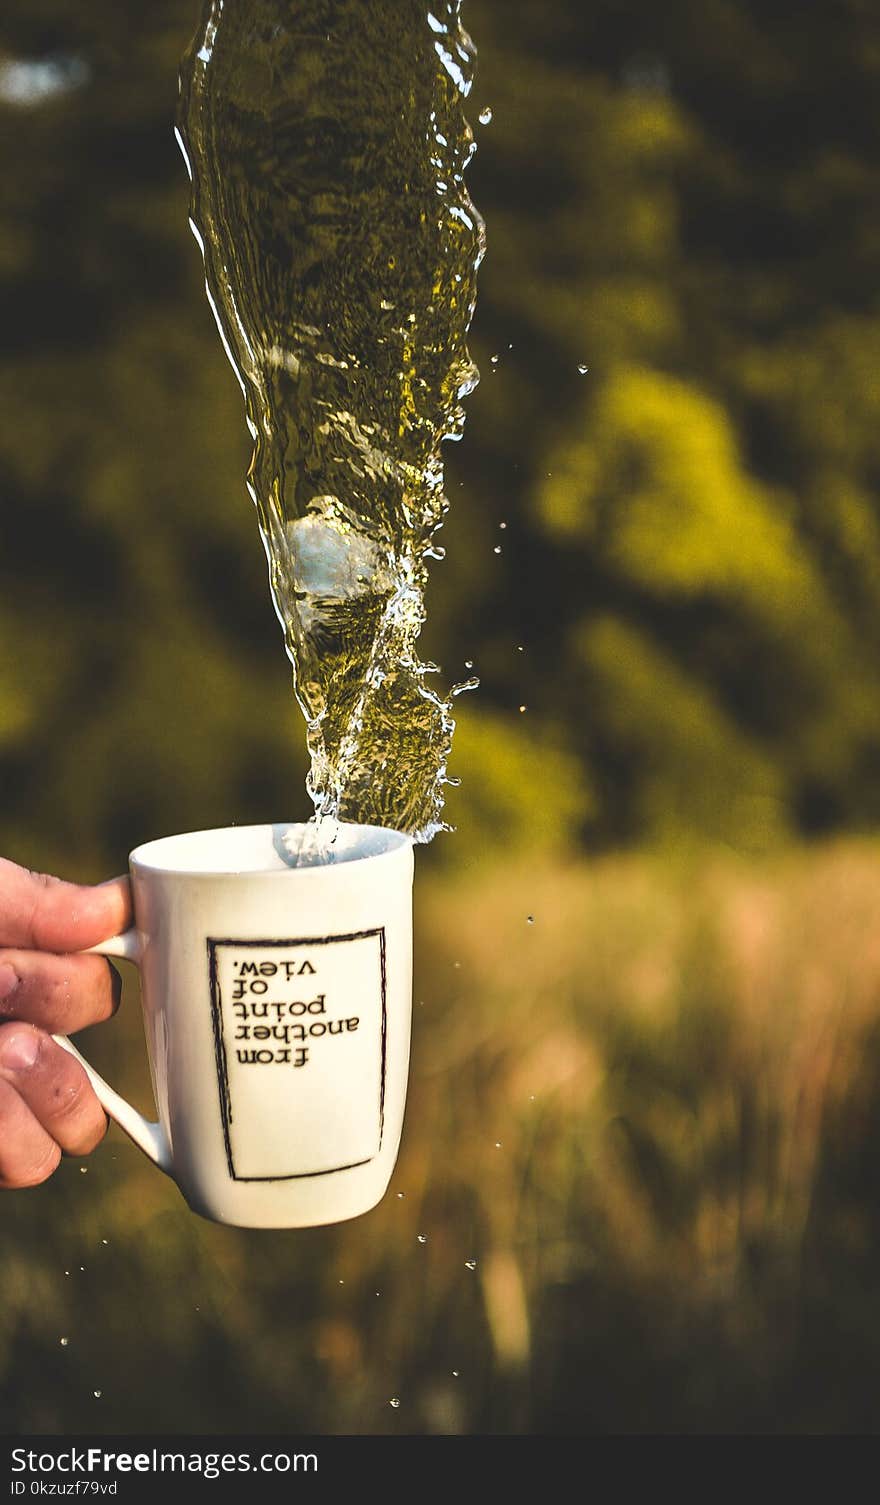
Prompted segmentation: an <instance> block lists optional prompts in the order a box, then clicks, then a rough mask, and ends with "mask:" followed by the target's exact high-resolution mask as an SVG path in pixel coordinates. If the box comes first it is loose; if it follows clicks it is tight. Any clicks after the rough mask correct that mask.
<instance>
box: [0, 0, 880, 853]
mask: <svg viewBox="0 0 880 1505" xmlns="http://www.w3.org/2000/svg"><path fill="white" fill-rule="evenodd" d="M196 9H197V7H196V4H195V0H173V3H172V0H159V3H157V4H156V5H152V6H150V7H149V8H148V9H147V10H146V11H144V10H143V8H141V7H135V6H119V5H117V4H111V3H110V0H83V3H82V4H80V5H77V6H75V7H71V6H65V5H61V4H59V3H58V0H34V3H31V0H28V3H27V4H24V3H19V0H14V3H12V4H11V5H8V6H7V7H6V8H5V11H4V16H3V20H2V22H0V153H2V158H3V162H4V203H3V210H2V214H0V311H2V316H3V323H2V327H3V331H4V338H3V346H2V352H0V402H2V410H3V413H4V424H3V427H2V433H0V482H2V488H3V523H4V530H3V551H2V568H3V576H4V588H3V593H2V607H0V628H2V630H3V634H4V640H5V641H6V643H7V645H8V646H7V650H6V653H5V654H4V662H3V666H2V670H0V697H2V700H0V779H2V782H3V787H4V789H5V790H6V791H7V798H6V800H5V801H4V806H5V808H4V812H3V815H2V821H0V826H2V828H0V838H2V841H3V844H4V848H5V850H7V851H11V852H13V853H15V854H18V855H19V856H20V857H21V858H22V859H27V860H30V861H33V862H35V863H42V864H43V865H49V866H52V865H55V866H57V865H59V864H60V863H63V862H66V863H67V864H68V866H69V865H70V864H71V862H75V863H76V864H77V865H78V866H79V868H80V870H81V871H84V872H85V871H89V872H91V871H94V872H97V871H100V870H102V869H103V868H104V867H105V866H106V864H107V863H108V862H112V863H113V864H115V865H116V866H119V865H120V863H121V862H122V860H123V858H124V856H125V853H126V851H127V850H128V848H129V847H130V846H131V845H132V844H133V843H134V842H136V841H138V840H141V839H144V838H146V837H149V836H153V835H156V834H161V833H162V832H165V831H168V830H172V829H179V828H181V827H183V826H197V825H205V824H211V823H214V822H218V823H223V822H225V821H227V820H229V819H239V820H244V819H248V818H251V817H253V818H258V819H262V818H268V817H272V816H277V814H278V812H279V811H281V810H285V811H289V812H290V813H291V815H295V816H299V815H303V814H305V813H307V811H308V804H307V801H306V797H305V794H304V790H303V779H304V774H305V736H304V727H303V724H302V720H301V717H300V715H299V712H298V710H297V709H296V707H295V703H294V700H293V697H292V694H291V693H290V684H289V670H288V666H287V663H286V660H285V658H284V655H283V651H282V646H281V638H280V631H279V628H278V626H277V623H276V621H275V619H274V615H273V613H272V611H271V607H270V604H269V593H268V586H267V583H266V574H265V562H264V559H263V556H262V551H261V548H260V545H259V541H258V534H257V528H256V520H255V518H254V516H253V514H252V510H251V507H250V504H249V502H248V501H247V498H246V495H245V491H244V483H243V476H244V470H245V466H246V460H247V450H248V444H247V436H246V433H245V429H244V423H243V417H242V413H241V404H240V397H239V393H238V390H237V388H236V385H235V382H234V380H233V377H232V374H231V372H230V371H229V370H228V368H227V365H226V362H225V360H224V357H223V354H222V351H221V349H220V345H219V341H218V339H217V335H216V331H215V329H214V326H213V321H212V318H211V315H210V312H209V310H208V307H207V303H206V300H205V298H204V294H203V291H202V287H201V281H202V276H201V266H200V260H199V255H198V252H197V249H196V247H195V246H194V244H193V243H192V241H191V239H190V237H189V234H188V231H187V229H186V217H187V184H186V180H185V174H184V172H183V167H182V163H181V161H180V159H179V154H178V152H177V149H176V146H175V144H174V141H173V139H172V134H171V126H172V122H173V118H174V112H175V95H176V69H177V64H178V60H179V57H180V54H181V51H182V49H183V46H184V44H185V43H186V41H187V40H188V37H189V34H190V31H191V29H192V27H193V25H194V21H195V15H196ZM466 19H467V22H468V24H469V26H470V29H471V30H472V32H473V34H474V36H475V38H476V40H477V43H478V47H479V54H480V62H479V73H478V81H477V86H476V89H475V93H474V96H473V105H472V110H471V116H472V119H473V121H474V124H475V130H476V132H477V137H478V141H479V150H478V153H477V156H476V158H475V161H474V163H473V166H472V168H471V169H470V172H471V191H472V194H473V196H474V198H475V200H476V202H477V203H478V205H479V207H480V208H481V210H482V211H483V213H484V215H485V217H486V219H487V222H488V227H489V255H488V257H487V259H486V262H485V264H484V267H483V269H482V273H481V282H480V296H479V304H478V312H477V317H476V321H475V327H474V331H473V341H472V343H473V347H474V351H475V354H476V356H477V358H478V360H479V364H480V366H481V368H482V372H483V380H482V384H481V386H480V387H479V388H478V390H477V392H476V393H474V394H473V395H472V397H471V398H470V399H469V403H468V426H467V432H466V437H465V443H464V446H463V447H462V449H461V450H460V451H458V452H457V453H453V451H452V448H451V447H450V448H449V450H448V459H447V468H448V490H449V494H450V498H451V501H452V510H451V513H450V517H449V520H448V524H447V529H446V534H447V539H448V546H449V548H448V558H447V561H446V563H445V564H444V565H442V566H439V567H435V572H434V578H433V580H432V585H431V590H430V593H429V602H428V604H429V622H428V626H427V628H426V631H425V649H426V651H427V652H428V653H429V654H430V655H431V656H432V657H434V658H436V659H437V661H438V662H439V663H440V664H441V666H442V667H443V669H444V671H445V673H446V676H447V680H450V679H452V678H456V677H466V674H467V672H468V671H466V670H464V668H463V667H462V666H463V664H464V661H465V660H466V659H467V660H474V661H475V662H476V671H477V672H478V673H479V674H480V675H481V678H482V687H481V690H480V691H479V692H478V694H476V695H474V696H471V697H468V699H467V700H466V701H460V702H459V703H458V704H459V715H460V720H461V727H460V732H459V736H458V740H457V743H456V749H455V752H454V755H453V764H452V771H453V773H456V774H458V775H459V776H460V777H461V778H462V787H461V789H460V790H459V791H458V792H456V793H453V794H451V796H450V800H449V805H448V815H449V818H450V820H451V821H452V822H453V823H454V824H455V825H456V826H457V827H458V836H457V837H456V839H455V840H456V843H457V845H456V860H457V858H458V857H463V855H464V854H466V853H469V854H471V855H474V856H476V855H478V854H479V853H480V852H482V851H484V850H485V849H486V848H487V846H490V845H496V846H497V845H498V844H499V843H505V842H506V841H507V839H508V837H509V838H510V840H511V842H512V843H513V844H514V845H515V846H516V845H519V846H522V845H523V844H525V843H537V844H541V845H544V846H545V847H546V846H548V845H550V846H555V847H556V848H559V847H560V846H564V845H565V844H566V841H568V842H570V841H571V839H572V838H573V839H574V840H575V841H582V840H584V839H587V840H588V841H589V843H590V844H591V846H592V847H593V848H594V849H595V847H596V846H597V845H603V844H604V845H607V844H615V843H620V842H622V841H632V840H634V839H642V840H644V839H649V840H658V839H662V840H666V839H668V838H670V837H677V838H681V836H682V835H684V836H689V835H691V836H692V835H696V836H707V837H711V838H719V839H722V840H724V841H727V842H733V843H734V844H738V845H741V846H743V847H744V848H746V849H755V848H757V849H760V848H762V847H766V846H767V845H769V844H771V843H773V842H775V841H776V840H778V839H780V838H785V837H787V836H791V835H793V834H815V833H817V832H822V831H830V830H835V829H845V828H861V829H864V828H871V827H873V826H874V825H876V823H877V820H878V817H880V799H878V794H877V788H878V782H877V779H876V777H875V775H876V772H877V769H878V766H880V694H878V690H880V678H878V676H880V670H878V667H877V666H878V661H880V656H878V651H877V650H878V646H880V609H878V608H880V526H878V517H877V502H876V492H877V481H878V478H880V448H878V444H880V441H878V438H877V435H878V434H880V411H878V409H880V384H878V378H877V375H876V369H875V368H876V350H877V348H878V330H880V326H878V318H880V314H878V307H877V294H876V267H877V256H878V251H880V210H878V202H880V199H878V194H877V191H876V190H877V186H878V185H877V176H878V167H877V132H876V121H875V114H874V103H873V102H874V99H875V97H876V86H877V82H878V80H877V73H878V70H880V64H878V61H877V59H878V57H880V19H878V17H877V16H876V15H875V14H874V12H873V11H872V9H871V8H870V7H865V6H863V5H860V4H857V3H856V0H836V3H834V4H829V5H825V6H822V7H818V8H815V9H813V10H811V12H810V14H809V16H808V17H806V18H805V17H804V14H803V8H802V7H799V6H796V5H794V4H792V3H778V4H775V5H774V6H772V7H770V8H768V7H766V6H764V5H761V4H759V3H758V0H713V3H712V4H711V5H708V6H705V5H699V6H698V5H695V4H693V3H689V0H673V3H671V4H669V5H667V6H665V7H663V9H662V13H661V12H656V13H655V8H654V7H651V6H649V5H647V4H645V3H644V0H613V3H612V0H598V3H596V4H592V5H590V6H580V5H575V4H574V3H571V0H552V3H545V0H540V3H538V0H523V3H522V4H520V5H517V6H516V7H499V6H494V5H492V4H490V3H488V0H471V4H470V7H469V9H468V11H467V16H466ZM47 58H48V59H50V61H51V60H53V59H54V66H55V67H56V69H59V70H60V76H61V78H62V81H63V79H64V78H65V77H66V78H67V86H65V87H60V88H57V89H56V90H55V92H54V93H53V92H51V91H49V92H45V91H44V92H43V94H39V95H37V96H33V95H32V96H31V97H30V98H28V97H27V93H26V89H25V93H24V95H23V93H22V89H23V88H24V85H23V84H22V79H21V76H20V73H19V74H17V73H16V72H15V69H16V68H18V69H19V70H20V69H21V64H22V62H23V61H24V62H25V63H27V62H28V60H30V61H31V62H33V61H34V60H40V59H42V60H44V61H45V59H47ZM65 68H66V69H67V73H66V74H65V73H64V69H65ZM77 70H78V71H77ZM4 80H5V83H4ZM487 103H488V104H490V105H491V106H492V111H493V118H492V121H491V123H490V124H488V125H480V124H478V123H477V114H478V113H479V110H480V109H481V108H482V107H483V106H484V104H487ZM491 357H497V359H496V360H494V361H493V360H492V359H491ZM580 366H586V367H588V370H587V371H586V373H584V374H582V373H581V371H580V370H579V367H580ZM502 523H503V524H504V525H505V527H504V529H503V530H502V529H501V526H500V525H501V524H502ZM499 546H500V549H501V552H500V553H496V549H497V548H498V547H499ZM521 705H525V706H526V710H525V711H524V712H521V711H520V710H519V707H520V706H521ZM502 807H503V808H502ZM536 807H540V810H538V809H537V808H536ZM451 853H452V842H451V840H450V839H449V838H441V839H440V840H439V841H437V842H435V843H434V849H433V850H432V852H431V860H432V861H434V860H438V859H439V860H446V861H450V860H453V859H452V857H451V855H450V854H451Z"/></svg>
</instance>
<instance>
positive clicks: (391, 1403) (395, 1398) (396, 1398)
mask: <svg viewBox="0 0 880 1505" xmlns="http://www.w3.org/2000/svg"><path fill="white" fill-rule="evenodd" d="M388 1404H389V1406H393V1407H394V1409H395V1411H396V1410H397V1408H398V1406H399V1405H400V1397H399V1396H397V1395H392V1397H391V1399H390V1401H389V1402H388Z"/></svg>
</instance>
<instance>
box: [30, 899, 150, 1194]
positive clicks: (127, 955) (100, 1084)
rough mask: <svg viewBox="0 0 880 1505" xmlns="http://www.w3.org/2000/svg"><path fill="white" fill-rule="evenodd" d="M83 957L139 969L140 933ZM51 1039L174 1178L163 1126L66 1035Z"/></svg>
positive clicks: (132, 1135) (121, 937)
mask: <svg viewBox="0 0 880 1505" xmlns="http://www.w3.org/2000/svg"><path fill="white" fill-rule="evenodd" d="M82 954H83V955H85V956H115V957H119V958H120V959H121V960H123V961H129V962H134V964H135V966H136V967H139V966H140V964H141V957H142V954H143V946H142V942H141V938H140V935H139V933H138V931H137V930H136V929H135V927H134V926H132V928H131V929H130V930H124V931H123V932H122V934H121V935H114V936H111V937H110V939H109V941H101V942H99V944H98V945H97V946H89V948H88V950H87V951H85V952H83V953H82ZM52 1039H53V1040H54V1041H55V1042H56V1043H57V1044H58V1045H60V1046H61V1048H62V1049H63V1050H66V1051H67V1052H68V1054H69V1055H72V1056H73V1057H74V1058H75V1060H77V1061H79V1064H80V1066H82V1068H83V1070H84V1071H85V1074H86V1076H87V1077H88V1079H89V1081H90V1082H91V1084H92V1087H93V1088H94V1091H95V1096H96V1097H97V1099H98V1101H99V1103H100V1104H101V1106H102V1108H104V1110H105V1111H106V1112H107V1113H109V1115H110V1117H111V1118H112V1119H113V1120H114V1121H115V1122H116V1123H118V1125H119V1127H120V1129H124V1130H125V1133H126V1134H127V1135H128V1137H129V1139H131V1140H133V1141H134V1143H135V1144H136V1145H137V1147H138V1149H140V1150H143V1152H144V1154H145V1155H146V1156H148V1158H149V1159H150V1160H152V1161H153V1162H154V1164H156V1165H158V1167H159V1169H160V1171H165V1172H166V1174H167V1175H169V1176H171V1177H173V1175H174V1172H173V1170H172V1168H171V1145H170V1144H169V1142H168V1136H167V1135H166V1133H165V1130H164V1129H163V1128H162V1125H161V1124H159V1123H152V1122H151V1121H150V1119H148V1118H144V1116H143V1114H141V1113H138V1111H137V1109H136V1108H133V1107H132V1106H131V1103H127V1102H126V1100H125V1098H124V1097H120V1095H119V1093H118V1092H114V1090H113V1088H112V1087H111V1086H110V1085H109V1083H108V1082H105V1081H104V1078H103V1077H102V1076H99V1075H98V1073H97V1071H95V1068H94V1067H93V1066H90V1065H89V1063H88V1061H86V1060H85V1059H84V1057H83V1056H81V1055H80V1053H79V1051H78V1050H77V1048H76V1046H75V1045H72V1044H71V1042H70V1040H68V1038H67V1036H66V1035H53V1036H52Z"/></svg>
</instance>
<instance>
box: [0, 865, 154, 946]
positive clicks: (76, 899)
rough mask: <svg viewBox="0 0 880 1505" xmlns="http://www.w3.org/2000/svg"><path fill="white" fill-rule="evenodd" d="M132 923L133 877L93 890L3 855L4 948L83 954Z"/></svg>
mask: <svg viewBox="0 0 880 1505" xmlns="http://www.w3.org/2000/svg"><path fill="white" fill-rule="evenodd" d="M130 924H131V890H130V888H129V883H128V879H127V878H111V879H110V881H109V882H108V883H99V884H96V885H95V886H94V887H89V886H87V885H84V884H79V883H65V882H64V881H63V880H62V879H61V878H53V877H50V876H49V875H47V874H45V873H31V872H29V871H28V869H27V868H24V867H17V866H16V864H15V863H14V862H9V861H7V860H6V858H4V857H0V945H4V946H26V947H28V948H29V949H32V950H37V951H82V950H84V949H85V948H86V947H88V946H96V945H97V943H98V942H99V941H105V940H108V939H109V937H110V936H111V935H116V934H117V933H118V932H119V931H120V930H125V929H126V928H127V927H128V926H129V925H130Z"/></svg>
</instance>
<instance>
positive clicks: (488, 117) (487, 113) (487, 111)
mask: <svg viewBox="0 0 880 1505" xmlns="http://www.w3.org/2000/svg"><path fill="white" fill-rule="evenodd" d="M477 119H478V120H479V122H480V125H491V123H492V106H491V105H484V106H483V108H482V110H481V111H480V113H479V115H478V116H477Z"/></svg>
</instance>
